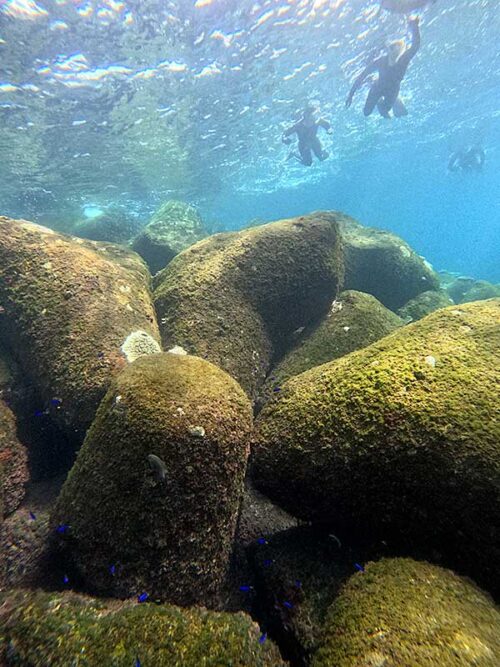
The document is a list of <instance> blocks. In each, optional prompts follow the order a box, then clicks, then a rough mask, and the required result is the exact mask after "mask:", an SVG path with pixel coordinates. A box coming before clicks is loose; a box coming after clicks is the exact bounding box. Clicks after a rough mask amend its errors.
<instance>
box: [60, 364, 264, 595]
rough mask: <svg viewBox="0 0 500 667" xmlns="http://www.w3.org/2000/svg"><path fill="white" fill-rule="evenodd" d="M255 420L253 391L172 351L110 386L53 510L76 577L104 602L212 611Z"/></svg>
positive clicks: (135, 367)
mask: <svg viewBox="0 0 500 667" xmlns="http://www.w3.org/2000/svg"><path fill="white" fill-rule="evenodd" d="M251 424H252V414H251V408H250V403H249V402H248V399H247V398H246V396H245V394H244V393H243V391H242V390H241V388H240V387H239V386H238V385H237V384H236V382H235V381H234V380H233V379H231V378H230V377H229V376H228V375H227V374H226V373H224V372H223V371H221V370H220V369H218V368H216V367H215V366H213V365H212V364H210V363H208V362H206V361H203V360H202V359H198V358H196V357H191V356H181V355H176V354H171V353H163V354H157V355H154V356H150V357H143V358H141V359H138V360H137V361H135V362H134V363H133V364H131V365H130V366H129V367H128V368H127V369H126V370H125V371H123V372H122V373H121V374H120V375H119V376H118V377H117V378H115V380H114V381H113V384H112V386H111V388H110V389H109V391H108V393H107V394H106V397H105V398H104V400H103V402H102V404H101V406H100V408H99V411H98V413H97V416H96V419H95V421H94V423H93V424H92V427H91V428H90V430H89V433H88V435H87V438H86V440H85V442H84V444H83V446H82V448H81V450H80V452H79V453H78V457H77V460H76V463H75V465H74V467H73V469H72V470H71V472H70V474H69V476H68V479H67V480H66V482H65V484H64V486H63V489H62V491H61V494H60V496H59V498H58V501H57V503H56V508H55V510H54V514H53V519H52V526H53V528H54V530H55V533H54V542H55V547H56V549H57V550H58V551H59V552H60V553H61V557H62V559H63V561H65V562H66V563H67V564H68V565H67V572H68V576H70V577H72V578H75V579H76V580H77V581H80V582H81V583H82V584H83V585H84V586H85V587H87V588H88V589H90V590H93V591H99V592H101V593H106V594H112V595H117V596H122V597H126V596H129V595H133V594H134V593H135V592H138V591H141V592H142V591H146V592H147V593H148V594H149V596H150V597H152V598H155V599H156V598H159V599H162V600H168V601H170V602H174V603H176V604H182V605H186V604H193V603H196V602H199V603H204V604H213V602H214V600H215V598H216V595H217V592H218V588H219V586H220V584H221V582H222V580H223V577H224V575H225V572H226V570H227V566H228V562H229V556H230V552H231V544H232V539H233V536H234V531H235V528H236V521H237V516H238V508H239V503H240V499H241V495H242V492H243V478H244V474H245V467H246V460H247V456H248V448H249V435H250V429H251ZM58 526H59V527H61V526H62V527H63V528H62V529H61V528H60V529H59V531H58V530H57V527H58ZM65 527H67V528H65ZM110 568H112V569H110Z"/></svg>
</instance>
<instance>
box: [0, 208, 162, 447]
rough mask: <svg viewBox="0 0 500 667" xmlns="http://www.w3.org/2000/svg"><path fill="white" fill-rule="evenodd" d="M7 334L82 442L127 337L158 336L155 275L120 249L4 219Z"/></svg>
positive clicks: (1, 275)
mask: <svg viewBox="0 0 500 667" xmlns="http://www.w3.org/2000/svg"><path fill="white" fill-rule="evenodd" d="M0 305H1V306H2V311H1V312H0V339H1V340H2V341H4V342H5V344H6V345H7V346H8V348H9V349H10V351H11V352H13V353H14V355H15V357H16V359H17V360H18V361H19V363H20V366H21V368H22V370H23V372H24V375H25V380H26V383H32V384H33V385H34V386H35V387H36V389H37V391H38V392H39V395H40V398H41V401H42V402H43V404H44V407H45V409H47V410H48V411H49V412H50V413H51V416H52V417H53V418H54V419H56V420H57V422H58V423H59V424H60V425H62V426H63V427H64V428H65V430H66V431H67V432H68V433H69V434H70V435H71V436H72V437H74V438H76V439H82V438H83V436H84V434H85V430H86V429H87V427H88V425H89V424H90V422H91V421H92V419H93V417H94V414H95V411H96V409H97V406H98V405H99V402H100V400H101V399H102V397H103V396H104V394H105V392H106V389H107V387H108V385H109V382H110V380H111V378H112V377H113V375H115V374H116V373H117V372H118V371H119V370H120V369H121V368H123V366H124V365H126V363H127V362H126V359H125V357H124V355H123V353H122V352H121V350H120V347H121V345H122V344H123V342H124V341H125V339H126V338H127V336H128V335H129V334H130V333H131V332H133V331H136V330H139V329H141V330H145V331H146V332H148V333H149V334H150V335H151V336H153V338H156V339H158V329H157V325H156V320H155V315H154V310H153V307H152V304H151V300H150V292H149V274H148V271H147V269H146V267H145V266H144V264H143V263H142V261H141V260H140V258H139V257H138V256H137V255H135V254H133V253H131V252H129V251H127V250H125V249H123V248H120V247H118V246H113V245H108V244H102V243H93V242H90V241H78V240H77V239H74V238H71V237H68V236H62V235H59V234H56V233H55V232H53V231H52V230H50V229H47V228H45V227H40V226H38V225H35V224H33V223H30V222H26V221H24V220H12V219H10V218H5V217H0Z"/></svg>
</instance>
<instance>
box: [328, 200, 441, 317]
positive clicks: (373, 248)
mask: <svg viewBox="0 0 500 667" xmlns="http://www.w3.org/2000/svg"><path fill="white" fill-rule="evenodd" d="M337 217H338V220H339V224H340V229H341V233H342V239H343V242H344V248H345V283H344V288H345V289H350V290H359V291H360V292H367V293H368V294H373V296H375V297H377V299H378V300H379V301H381V302H382V303H383V304H384V306H387V308H390V309H391V310H394V311H396V310H397V309H398V308H401V306H403V305H404V304H405V303H407V302H408V301H409V300H410V299H413V298H414V297H415V296H417V295H418V294H420V293H421V292H425V291H427V290H435V289H438V287H439V278H438V276H437V274H436V273H435V272H434V271H433V270H432V268H431V267H430V265H429V264H428V263H427V262H426V261H425V260H423V259H422V258H421V257H420V256H419V255H417V254H416V252H415V251H414V250H412V248H411V247H410V246H409V245H408V244H407V243H406V242H405V241H403V240H402V239H401V238H399V237H398V236H396V235H395V234H391V233H390V232H386V231H383V230H381V229H375V228H373V227H363V226H362V225H360V224H358V223H357V222H356V221H355V220H354V219H353V218H350V217H349V216H346V215H342V214H340V213H339V214H337Z"/></svg>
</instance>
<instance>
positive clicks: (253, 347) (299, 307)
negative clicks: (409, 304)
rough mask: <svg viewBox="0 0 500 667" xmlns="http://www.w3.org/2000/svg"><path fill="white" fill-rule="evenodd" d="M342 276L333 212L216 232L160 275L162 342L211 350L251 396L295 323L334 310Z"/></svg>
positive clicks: (158, 294) (203, 354)
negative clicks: (238, 229)
mask: <svg viewBox="0 0 500 667" xmlns="http://www.w3.org/2000/svg"><path fill="white" fill-rule="evenodd" d="M341 281H342V257H341V247H340V239H339V236H338V233H337V223H336V216H335V215H333V214H326V213H324V214H313V215H310V216H305V217H301V218H292V219H290V220H282V221H279V222H275V223H270V224H267V225H262V226H259V227H253V228H251V229H247V230H244V231H242V232H236V233H230V234H218V235H216V236H213V237H211V238H209V239H206V240H204V241H201V242H200V243H197V244H196V245H195V246H193V247H191V248H189V249H187V250H185V251H184V252H183V253H182V254H181V255H179V256H178V257H176V258H175V259H174V260H173V261H172V262H171V263H170V264H169V266H168V267H167V268H166V269H165V271H162V272H161V273H160V274H159V275H158V276H157V277H156V280H155V283H156V287H155V293H154V296H155V305H156V310H157V313H158V317H159V318H160V320H161V333H162V340H163V344H164V347H165V349H168V348H170V347H172V346H174V345H181V346H182V347H183V348H185V349H186V350H187V351H188V352H191V353H193V354H197V355H199V356H201V357H206V358H207V359H209V360H210V361H212V362H213V363H215V364H217V365H218V366H220V367H221V368H223V369H224V370H226V371H227V372H228V373H229V374H230V375H231V376H232V377H234V378H235V379H237V380H238V381H239V382H240V384H241V386H242V387H243V388H244V389H245V391H247V393H248V394H249V395H250V396H252V397H253V396H255V393H256V390H257V388H258V387H259V385H260V384H261V383H262V382H263V380H264V378H265V376H266V374H267V371H268V369H269V365H270V361H271V357H272V356H273V355H277V356H279V355H281V354H283V352H284V351H286V349H287V347H289V345H290V344H291V342H292V339H293V336H292V334H293V332H294V331H295V330H296V329H297V328H299V327H302V326H307V325H308V324H309V323H311V322H312V321H315V320H317V319H319V318H320V317H321V316H322V315H323V314H324V313H326V312H327V311H328V308H329V306H330V304H331V302H332V300H333V299H334V298H335V296H336V294H337V290H338V288H339V286H340V283H341Z"/></svg>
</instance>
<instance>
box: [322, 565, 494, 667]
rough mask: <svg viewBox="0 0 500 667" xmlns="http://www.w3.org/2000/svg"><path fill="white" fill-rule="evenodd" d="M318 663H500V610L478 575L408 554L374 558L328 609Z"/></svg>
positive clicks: (451, 666)
mask: <svg viewBox="0 0 500 667" xmlns="http://www.w3.org/2000/svg"><path fill="white" fill-rule="evenodd" d="M321 643H322V645H321V647H320V649H319V650H318V652H317V653H316V655H315V657H314V658H313V660H312V663H311V665H312V667H332V666H333V665H335V667H360V666H361V665H366V666H368V665H369V666H370V667H375V665H380V666H382V665H398V666H399V665H401V666H403V665H411V666H412V667H413V666H415V667H417V666H420V665H421V666H422V667H424V666H429V667H431V665H436V666H437V665H439V667H456V666H457V665H464V666H465V665H481V666H482V667H495V666H496V665H498V664H500V610H499V609H498V608H497V607H495V605H494V604H493V601H492V600H491V599H490V598H489V597H488V596H487V595H485V594H484V593H483V592H482V591H481V590H479V589H478V588H477V587H476V586H475V585H474V584H473V583H472V582H471V581H469V580H468V579H463V578H461V577H458V576H457V575H456V574H454V573H453V572H451V571H450V570H445V569H443V568H440V567H436V566H434V565H430V564H429V563H426V562H416V561H414V560H411V559H408V558H397V559H384V560H381V561H379V562H376V563H368V564H367V565H366V566H365V571H364V572H358V573H357V574H355V575H354V576H353V577H351V579H350V580H349V582H348V583H347V584H346V585H345V586H344V587H343V589H342V591H341V593H340V595H339V597H338V598H337V600H335V602H334V603H333V604H332V606H331V607H330V609H329V611H328V616H327V620H326V623H325V626H324V630H323V636H322V642H321Z"/></svg>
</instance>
